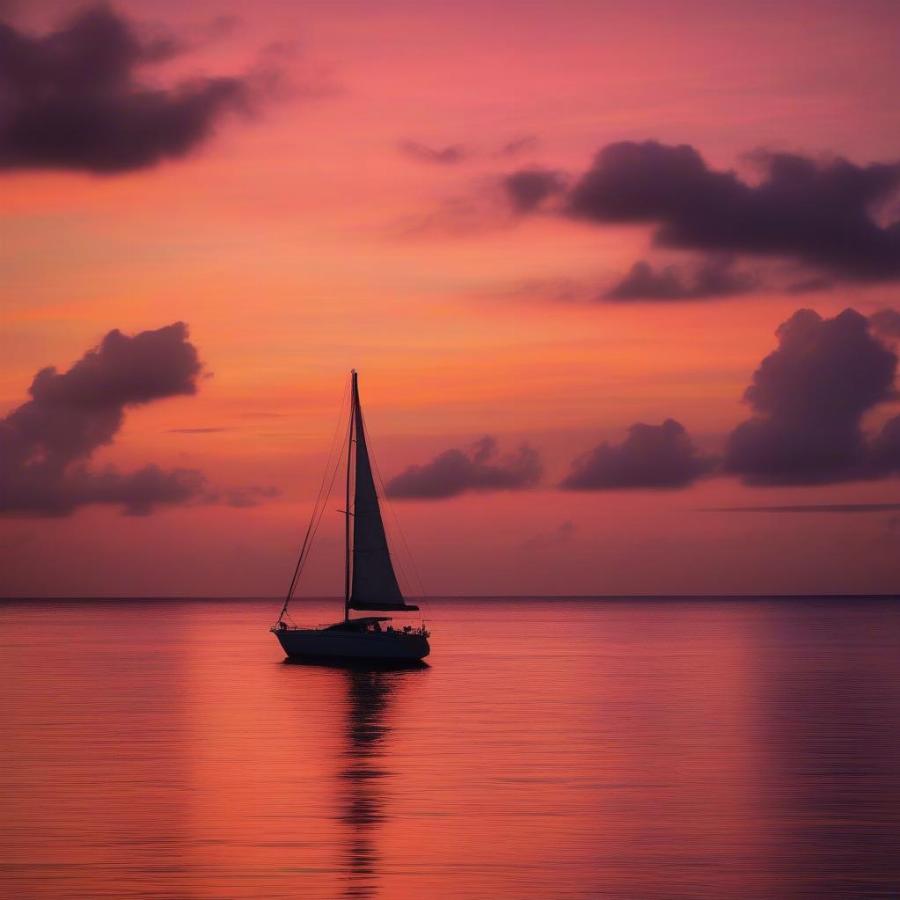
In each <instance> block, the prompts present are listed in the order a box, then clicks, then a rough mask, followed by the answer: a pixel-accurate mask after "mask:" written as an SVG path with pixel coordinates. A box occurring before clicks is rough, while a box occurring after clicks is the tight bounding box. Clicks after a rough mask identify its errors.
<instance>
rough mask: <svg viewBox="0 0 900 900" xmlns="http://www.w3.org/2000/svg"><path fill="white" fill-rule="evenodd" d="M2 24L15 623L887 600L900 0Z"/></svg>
mask: <svg viewBox="0 0 900 900" xmlns="http://www.w3.org/2000/svg"><path fill="white" fill-rule="evenodd" d="M0 18H2V20H3V22H4V24H3V25H0V182H2V189H0V304H2V331H0V341H2V346H0V351H2V352H0V454H2V456H0V595H7V596H19V595H22V596H66V595H73V596H92V595H99V596H151V595H175V596H185V595H208V596H217V595H240V596H246V595H253V596H256V595H260V596H265V595H277V594H280V593H282V592H283V591H284V589H285V588H286V587H287V582H288V580H289V578H290V574H291V571H292V568H293V562H294V558H295V554H296V551H297V548H298V546H299V541H300V539H301V538H302V535H303V532H304V530H305V528H306V523H307V520H308V517H309V515H310V512H311V509H312V503H313V499H314V497H315V494H316V491H317V489H318V486H319V481H320V478H321V476H322V471H323V468H324V466H325V461H326V457H327V455H328V451H329V448H330V446H331V442H332V436H333V434H334V430H335V426H336V424H337V422H338V416H339V413H340V411H341V404H342V398H343V397H344V396H345V393H346V390H347V383H348V378H349V370H350V369H351V368H356V369H357V370H358V371H359V373H360V391H361V395H362V402H363V405H364V409H365V412H366V422H367V427H368V431H369V436H370V446H371V448H372V450H373V451H374V454H375V458H376V461H377V465H378V468H379V469H380V472H381V474H382V476H383V478H384V482H385V484H386V491H387V493H388V494H389V495H393V496H392V499H391V500H390V504H389V505H390V507H391V511H390V512H389V513H388V514H387V515H386V519H387V523H388V526H389V530H391V529H393V530H394V532H396V529H397V523H399V527H400V529H401V530H402V532H403V535H404V536H405V543H406V544H408V547H409V550H410V551H411V556H412V559H413V561H414V568H415V571H417V572H418V577H415V575H414V573H413V567H412V566H411V565H410V563H409V562H408V560H406V559H405V558H406V553H405V550H404V542H403V541H402V540H400V539H399V535H398V534H395V537H397V540H396V541H395V542H394V546H395V547H396V548H397V556H398V557H399V562H400V566H401V570H402V572H401V575H402V576H403V577H405V578H406V586H407V587H408V589H409V590H410V592H411V593H413V594H417V593H419V590H420V588H419V582H421V585H422V586H423V587H424V589H425V591H426V592H427V593H431V594H469V595H489V594H616V593H629V594H630V593H662V594H682V593H695V592H699V593H710V594H719V593H806V592H831V593H853V592H862V593H877V592H900V564H898V559H900V481H898V475H900V402H898V385H897V376H896V370H897V352H898V347H897V344H898V338H900V312H898V310H900V224H898V223H900V117H898V115H897V86H898V84H900V54H898V52H897V48H898V47H900V5H898V4H897V3H895V2H892V0H884V2H875V0H855V2H828V0H815V2H813V0H810V2H789V0H782V2H779V3H774V2H773V3H770V2H764V0H759V2H754V3H747V2H727V0H724V2H723V0H716V2H702V0H697V2H672V0H665V2H662V0H660V2H656V0H640V2H633V3H627V4H625V3H612V2H609V3H607V2H600V0H595V2H575V0H562V2H557V3H543V2H525V0H520V2H493V3H492V2H467V0H461V2H456V3H439V2H432V0H415V2H389V0H386V2H340V0H336V2H316V3H288V2H273V0H257V2H256V3H253V4H247V3H238V2H226V0H216V2H206V0H197V2H194V3H187V4H186V3H183V2H182V3H175V2H172V0H154V2H152V3H151V2H149V0H146V2H137V0H134V2H116V3H114V4H112V5H107V6H90V5H88V6H85V5H83V4H71V3H65V2H49V0H47V2H44V0H29V2H24V0H23V2H18V3H17V2H11V3H10V2H2V0H0ZM848 309H850V310H853V312H845V310H848ZM802 310H808V311H814V312H800V311H802ZM178 323H183V325H182V324H178ZM115 330H118V332H119V333H117V334H112V335H110V333H111V332H114V331H115ZM92 351H94V352H92ZM764 360H766V363H765V364H763V361H764ZM48 367H54V368H55V370H56V371H55V373H53V372H42V370H45V369H47V368H48ZM38 373H41V374H40V375H39V376H38ZM36 376H38V377H36ZM748 388H750V389H751V390H750V391H749V392H748V393H745V392H747V391H748ZM29 391H30V393H29ZM4 417H5V418H4ZM635 426H639V427H635ZM641 426H643V427H641ZM148 467H149V468H148ZM332 500H333V502H332V503H331V506H332V507H333V508H334V510H335V512H334V513H332V512H330V511H329V512H328V513H327V514H326V518H325V524H324V525H323V529H322V532H321V535H320V541H319V547H318V549H319V551H320V552H319V553H318V554H317V556H316V557H315V563H314V564H313V565H312V566H311V569H310V572H309V575H308V578H307V580H306V583H305V584H303V585H301V593H304V592H306V593H312V594H323V593H325V594H328V593H338V592H339V591H340V589H341V577H342V573H341V571H340V566H339V559H340V554H341V544H340V534H341V531H340V529H341V527H342V520H341V516H340V515H339V514H338V513H337V511H336V510H337V509H338V508H340V506H341V502H342V501H341V499H340V498H339V497H334V498H332ZM403 573H405V575H404V574H403Z"/></svg>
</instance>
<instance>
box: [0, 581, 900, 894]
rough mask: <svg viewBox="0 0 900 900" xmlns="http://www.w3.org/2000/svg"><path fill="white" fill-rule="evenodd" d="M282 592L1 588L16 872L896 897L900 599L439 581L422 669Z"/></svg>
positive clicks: (121, 888) (221, 884)
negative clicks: (707, 596)
mask: <svg viewBox="0 0 900 900" xmlns="http://www.w3.org/2000/svg"><path fill="white" fill-rule="evenodd" d="M334 609H335V604H327V605H326V604H321V603H315V602H306V603H302V604H297V606H296V608H295V618H296V619H298V620H300V621H306V622H309V623H313V624H315V623H321V622H326V621H329V620H330V619H333V617H334ZM276 614H277V603H273V602H271V601H270V602H265V603H264V602H255V601H246V602H244V601H222V602H197V601H193V602H191V601H185V602H182V601H128V602H121V601H120V602H80V601H79V602H62V603H59V602H49V601H46V602H28V603H24V602H22V603H18V602H17V603H5V604H2V605H0V696H2V740H0V750H2V759H0V795H2V797H0V805H2V806H0V896H3V897H9V898H29V897H54V898H55V897H84V898H101V897H115V898H126V897H169V898H193V897H202V898H231V897H235V898H237V897H240V898H249V897H253V898H267V897H285V898H287V897H290V898H316V897H328V898H331V897H381V898H389V900H393V898H432V897H435V898H443V897H447V898H479V900H481V898H486V900H487V898H545V897H546V898H552V897H623V898H656V897H660V898H678V897H702V898H715V900H719V898H728V897H758V898H780V897H786V898H788V897H863V896H864V897H869V896H889V897H896V896H900V601H891V600H885V599H871V600H866V599H856V600H740V601H738V600H723V601H685V600H678V601H675V600H669V601H651V600H628V601H626V600H622V601H600V600H555V601H554V600H492V601H491V600H483V601H462V600H445V601H432V602H431V603H429V604H428V605H427V609H426V616H427V622H428V623H429V625H430V626H431V628H432V630H433V638H432V646H433V653H432V656H431V657H430V659H429V662H430V663H431V665H430V667H429V668H426V669H421V670H414V671H405V672H358V671H357V672H349V671H344V670H340V669H330V668H323V667H310V666H298V665H288V664H284V663H283V662H282V654H281V651H280V649H279V647H278V645H277V643H276V641H275V639H274V637H273V636H272V635H270V634H268V633H267V631H266V628H267V626H268V625H269V624H270V621H271V620H272V619H273V618H274V617H275V615H276Z"/></svg>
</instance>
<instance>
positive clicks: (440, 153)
mask: <svg viewBox="0 0 900 900" xmlns="http://www.w3.org/2000/svg"><path fill="white" fill-rule="evenodd" d="M397 148H398V149H399V150H400V152H401V153H403V154H404V155H405V156H408V157H409V158H410V159H414V160H417V161H418V162H424V163H434V164H436V165H439V166H455V165H457V164H458V163H461V162H465V161H466V160H467V159H468V158H469V151H468V150H467V149H466V148H465V147H464V146H463V145H462V144H449V145H447V146H446V147H429V146H428V145H427V144H420V143H419V142H418V141H400V143H399V144H397Z"/></svg>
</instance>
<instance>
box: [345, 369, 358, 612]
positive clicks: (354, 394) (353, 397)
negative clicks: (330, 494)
mask: <svg viewBox="0 0 900 900" xmlns="http://www.w3.org/2000/svg"><path fill="white" fill-rule="evenodd" d="M350 382H351V384H350V428H349V430H348V436H347V490H346V497H345V500H344V513H345V516H344V621H345V622H349V621H350V560H351V559H352V554H353V551H352V549H351V547H350V516H351V512H350V459H351V456H352V454H353V427H354V424H355V423H356V407H357V404H358V403H359V392H358V390H357V387H356V369H351V370H350Z"/></svg>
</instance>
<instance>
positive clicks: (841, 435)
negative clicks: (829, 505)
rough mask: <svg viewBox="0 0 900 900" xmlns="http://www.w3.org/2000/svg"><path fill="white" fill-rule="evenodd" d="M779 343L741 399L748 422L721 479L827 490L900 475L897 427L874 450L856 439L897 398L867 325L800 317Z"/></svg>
mask: <svg viewBox="0 0 900 900" xmlns="http://www.w3.org/2000/svg"><path fill="white" fill-rule="evenodd" d="M776 333H777V336H778V348H777V349H776V350H775V351H773V352H772V353H771V354H769V355H768V356H767V357H766V358H765V359H764V360H763V361H762V363H761V364H760V366H759V368H758V369H757V370H756V372H755V373H754V375H753V383H752V384H751V385H750V387H748V388H747V391H746V393H745V395H744V399H745V401H746V402H747V403H748V404H749V405H750V407H751V408H752V409H753V411H754V416H753V418H751V419H748V420H747V421H745V422H743V423H741V424H740V425H738V426H737V428H735V429H734V431H733V432H732V433H731V435H730V437H729V439H728V443H727V447H726V452H725V469H726V471H728V472H731V473H733V474H736V475H739V476H740V477H741V478H742V479H743V480H744V481H745V482H746V483H748V484H824V483H828V482H835V481H846V480H851V479H855V478H870V477H876V476H878V475H879V474H885V473H888V472H890V471H893V470H894V469H895V468H897V467H900V440H896V439H897V438H900V417H898V419H894V420H891V422H888V423H887V425H885V426H884V428H883V430H882V432H881V435H880V436H879V437H878V438H876V440H875V442H874V444H872V445H870V444H869V443H868V442H867V440H866V438H865V435H864V434H863V430H862V419H863V416H864V415H865V414H866V413H867V412H868V411H869V410H871V409H873V408H874V407H875V406H876V405H878V404H880V403H884V402H886V401H888V400H891V399H892V398H893V397H894V396H895V394H894V390H893V382H894V374H895V372H896V369H897V355H896V353H895V352H894V351H893V350H892V349H891V348H890V347H888V346H887V345H885V344H884V343H883V342H882V341H880V340H879V339H878V337H877V336H876V335H875V334H873V333H872V329H871V328H870V323H869V321H868V320H867V319H866V317H865V316H863V315H860V314H859V313H858V312H856V311H855V310H852V309H847V310H844V312H842V313H841V314H840V315H837V316H835V317H834V318H833V319H823V318H822V317H821V316H820V315H819V314H818V313H816V312H814V311H813V310H811V309H801V310H798V311H797V312H795V313H794V315H793V316H791V318H790V319H788V320H787V321H786V322H784V323H783V324H782V325H781V326H780V327H779V329H778V331H777V332H776ZM895 429H896V434H895ZM895 440H896V443H895Z"/></svg>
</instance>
